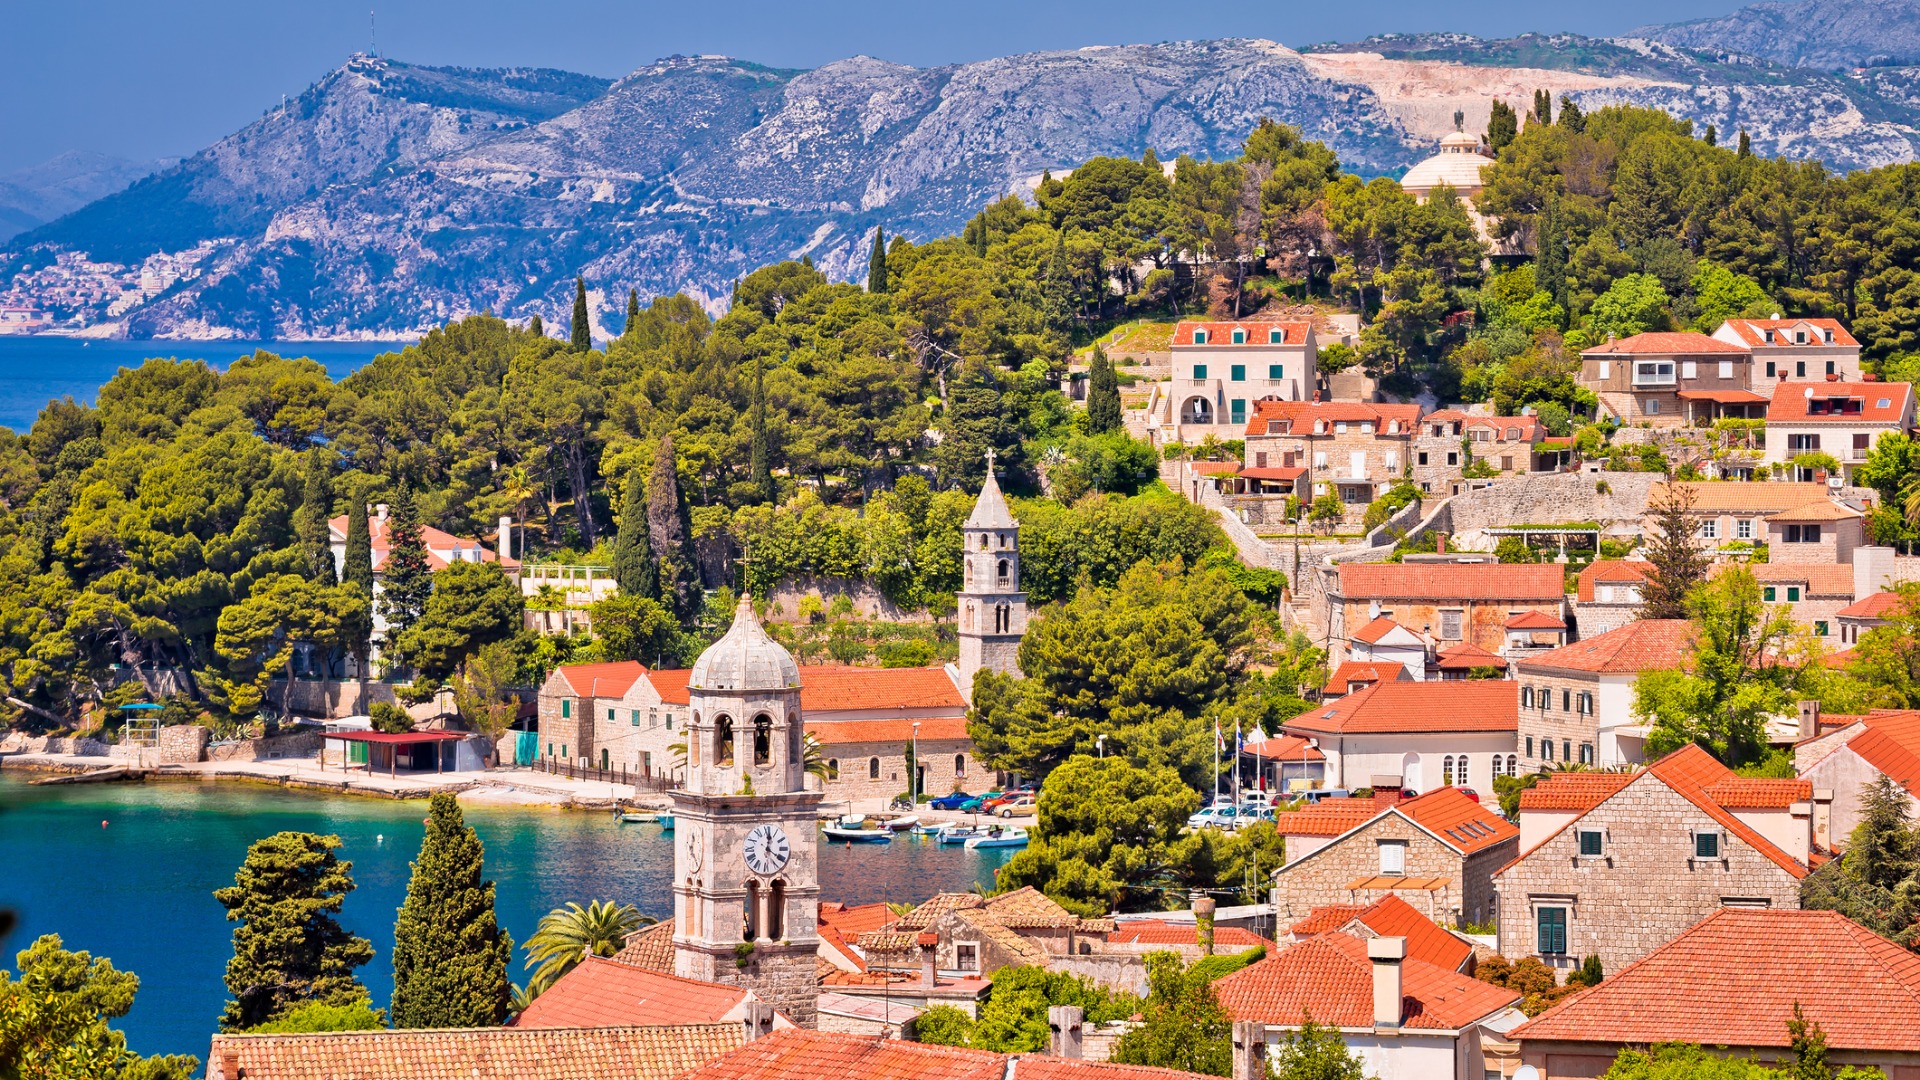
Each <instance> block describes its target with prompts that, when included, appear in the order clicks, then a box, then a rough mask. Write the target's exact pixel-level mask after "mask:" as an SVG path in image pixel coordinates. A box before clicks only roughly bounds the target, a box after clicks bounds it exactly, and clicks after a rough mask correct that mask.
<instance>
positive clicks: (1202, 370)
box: [1193, 364, 1207, 379]
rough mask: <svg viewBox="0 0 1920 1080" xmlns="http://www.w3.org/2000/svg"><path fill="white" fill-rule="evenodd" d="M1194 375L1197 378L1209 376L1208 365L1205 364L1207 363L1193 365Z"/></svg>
mask: <svg viewBox="0 0 1920 1080" xmlns="http://www.w3.org/2000/svg"><path fill="white" fill-rule="evenodd" d="M1193 377H1194V378H1196V379H1204V378H1206V377H1207V365H1205V364H1195V365H1193Z"/></svg>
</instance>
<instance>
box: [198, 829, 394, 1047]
mask: <svg viewBox="0 0 1920 1080" xmlns="http://www.w3.org/2000/svg"><path fill="white" fill-rule="evenodd" d="M339 846H340V838H339V837H337V836H318V835H315V834H313V833H300V832H283V833H275V834H274V835H272V836H269V837H267V838H266V839H264V840H256V841H254V842H253V844H252V846H250V847H248V848H247V857H246V860H245V861H244V862H242V863H241V864H240V869H239V870H238V871H236V872H235V873H234V875H233V884H232V885H229V886H227V887H226V888H223V889H215V890H214V891H213V898H214V899H215V900H217V901H219V903H220V906H221V907H224V908H226V909H227V921H228V922H236V923H239V924H240V926H239V927H238V928H237V929H235V930H234V932H233V958H232V959H231V960H228V961H227V976H226V982H227V991H228V992H229V993H231V994H232V995H233V1000H231V1001H229V1002H227V1006H226V1009H225V1010H224V1011H223V1012H221V1014H220V1030H221V1031H245V1030H247V1029H248V1028H251V1027H257V1026H259V1025H261V1024H264V1023H266V1022H267V1021H268V1020H271V1019H273V1018H274V1017H276V1016H279V1015H280V1014H282V1013H284V1012H286V1011H287V1010H288V1009H290V1008H293V1007H295V1006H298V1005H305V1004H308V1003H310V1002H315V1003H319V1004H323V1005H353V1004H355V1003H357V1002H362V1001H365V1000H367V998H368V994H367V988H366V987H365V986H363V985H361V983H360V980H359V979H358V978H356V977H355V976H354V969H355V968H358V967H360V966H361V965H363V964H365V963H366V962H367V961H369V960H372V959H373V945H372V943H370V942H368V941H367V939H366V938H361V937H354V936H353V935H352V934H350V933H348V932H347V931H346V929H345V928H343V927H342V926H341V925H340V923H339V920H337V919H335V918H334V917H333V916H334V915H336V914H338V913H339V911H340V905H341V904H342V903H343V902H344V901H345V900H346V898H347V894H348V893H350V892H352V891H353V864H352V863H350V862H343V861H341V860H340V859H339V858H337V857H335V856H334V853H333V852H334V849H335V848H338V847H339Z"/></svg>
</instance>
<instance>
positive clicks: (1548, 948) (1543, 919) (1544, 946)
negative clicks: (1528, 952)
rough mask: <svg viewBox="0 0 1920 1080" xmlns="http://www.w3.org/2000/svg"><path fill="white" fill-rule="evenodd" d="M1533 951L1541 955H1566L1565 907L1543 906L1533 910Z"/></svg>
mask: <svg viewBox="0 0 1920 1080" xmlns="http://www.w3.org/2000/svg"><path fill="white" fill-rule="evenodd" d="M1534 920H1535V923H1534V925H1535V926H1536V927H1537V929H1538V932H1537V933H1536V934H1535V941H1534V946H1535V951H1536V952H1538V953H1539V954H1540V955H1541V956H1565V955H1567V909H1566V908H1563V907H1543V908H1539V909H1538V910H1536V911H1535V912H1534Z"/></svg>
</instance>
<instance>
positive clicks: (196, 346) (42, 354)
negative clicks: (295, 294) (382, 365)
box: [0, 336, 404, 431]
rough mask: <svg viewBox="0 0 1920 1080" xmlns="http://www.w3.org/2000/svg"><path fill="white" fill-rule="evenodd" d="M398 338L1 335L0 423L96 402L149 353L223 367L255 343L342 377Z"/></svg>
mask: <svg viewBox="0 0 1920 1080" xmlns="http://www.w3.org/2000/svg"><path fill="white" fill-rule="evenodd" d="M402 347H404V346H403V344H402V343H397V342H377V341H368V342H360V341H342V342H332V341H310V342H300V341H78V340H75V339H73V338H56V337H45V336H35V337H0V425H4V426H6V427H10V428H12V429H13V430H15V431H25V430H27V428H29V427H31V426H33V418H34V417H35V416H38V415H39V414H40V408H41V406H43V405H45V404H46V403H47V402H48V401H51V400H53V399H54V398H59V397H65V396H67V395H72V396H73V398H74V400H76V401H84V402H87V403H89V404H91V403H92V402H93V400H94V395H95V394H97V393H98V392H99V390H100V384H102V383H104V382H106V381H107V380H108V379H111V378H113V375H114V372H116V371H119V370H120V369H121V368H123V367H139V366H140V365H141V363H143V362H144V361H145V360H146V359H147V358H148V357H150V356H165V357H172V358H175V359H180V360H205V361H206V362H207V363H209V364H212V365H213V366H214V367H217V368H222V369H224V368H225V367H227V365H229V364H231V363H233V362H234V361H235V360H238V359H240V358H241V357H243V356H251V355H252V354H253V351H254V350H255V349H266V350H267V351H269V352H273V353H277V354H279V355H281V356H308V357H312V358H313V359H315V360H318V361H320V363H321V364H322V365H324V366H325V367H326V369H327V374H329V375H331V376H333V377H334V378H336V379H338V378H340V377H342V376H345V375H349V374H351V373H352V372H353V371H354V370H355V369H357V368H359V367H361V366H363V365H365V364H366V363H367V361H369V360H372V359H373V358H374V357H376V356H379V355H380V354H381V353H388V352H397V351H399V350H400V349H401V348H402Z"/></svg>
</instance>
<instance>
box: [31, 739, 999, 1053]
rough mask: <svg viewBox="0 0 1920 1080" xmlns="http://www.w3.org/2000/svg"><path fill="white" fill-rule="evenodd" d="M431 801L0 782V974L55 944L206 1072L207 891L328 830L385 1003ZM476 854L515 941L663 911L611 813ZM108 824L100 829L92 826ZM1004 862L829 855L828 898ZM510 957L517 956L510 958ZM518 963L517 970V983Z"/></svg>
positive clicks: (657, 856) (643, 860)
mask: <svg viewBox="0 0 1920 1080" xmlns="http://www.w3.org/2000/svg"><path fill="white" fill-rule="evenodd" d="M425 810H426V804H425V803H424V802H392V801H388V800H384V799H359V798H349V797H336V796H326V795H317V794H307V793H303V792H286V791H281V790H278V789H274V788H266V787H259V788H255V787H249V786H245V785H229V784H199V783H185V782H181V783H155V784H99V785H75V786H65V785H59V786H53V787H38V788H36V787H31V786H29V785H28V784H27V783H26V779H25V778H24V777H23V776H21V775H20V774H18V773H15V774H12V775H8V774H4V773H0V907H6V908H11V909H13V910H14V911H16V912H17V913H18V914H19V916H20V926H19V927H18V928H17V929H16V930H15V931H14V933H13V935H12V936H11V938H10V939H8V940H7V941H6V942H5V943H4V944H5V948H4V949H0V961H3V963H0V966H4V967H6V968H8V969H11V968H12V967H13V954H14V953H15V952H17V951H18V950H19V949H21V948H24V947H25V946H26V945H27V944H28V943H29V942H31V941H32V940H33V939H34V938H35V937H37V936H39V935H41V934H48V933H57V934H59V935H60V936H61V937H62V939H63V940H64V941H65V943H66V945H67V947H68V948H70V949H85V950H87V951H89V952H92V953H93V954H94V955H96V956H105V957H109V958H111V959H112V960H113V963H114V966H116V967H118V968H121V969H123V970H127V971H132V972H134V973H135V974H137V975H139V976H140V994H139V997H138V998H137V999H136V1001H135V1003H134V1007H133V1012H132V1013H131V1014H129V1015H128V1016H127V1017H126V1018H125V1019H124V1020H123V1021H120V1022H119V1024H118V1026H119V1027H121V1028H122V1030H124V1031H126V1033H127V1039H128V1043H129V1045H131V1046H132V1047H133V1049H134V1050H136V1051H138V1052H140V1053H146V1054H151V1053H184V1054H194V1055H196V1056H198V1057H200V1058H202V1059H204V1058H205V1057H206V1054H207V1038H208V1036H209V1035H211V1034H212V1032H213V1030H214V1026H215V1021H216V1020H217V1018H218V1016H219V1012H220V1008H221V1006H222V1004H223V1003H224V1002H225V1000H226V988H225V986H224V985H223V984H222V982H221V978H222V976H223V974H224V972H225V968H226V962H227V958H228V957H229V956H230V955H232V937H231V935H232V932H233V926H232V924H230V923H228V922H227V921H226V912H225V911H224V910H223V909H222V908H221V907H220V905H219V904H217V903H215V902H214V899H213V890H214V889H216V888H219V887H221V886H223V885H230V884H232V883H233V872H234V870H235V868H237V867H238V866H239V865H240V861H241V860H242V859H243V858H244V857H245V856H246V851H247V845H248V844H250V843H252V842H253V841H254V840H256V839H259V838H260V837H263V836H267V835H269V834H271V833H275V832H279V831H282V830H297V831H304V832H320V833H332V834H335V835H338V836H339V837H340V838H341V839H342V841H344V842H343V844H342V846H341V848H340V855H341V857H342V858H345V859H348V860H350V861H351V862H352V863H353V878H354V882H355V883H356V885H357V886H358V888H356V889H355V891H354V892H353V893H352V894H350V895H349V896H348V897H347V900H346V905H345V908H344V909H343V911H342V912H341V916H340V918H341V922H342V923H343V924H344V925H345V926H346V927H347V928H348V929H349V930H352V931H353V932H354V933H356V934H359V935H361V936H362V937H365V938H368V939H369V940H371V941H372V942H373V945H374V949H375V950H376V952H375V956H374V959H373V962H372V963H371V964H368V965H367V966H366V967H365V968H362V969H361V978H362V981H364V982H365V983H366V984H367V985H368V986H369V987H370V988H371V989H372V991H373V1000H374V1004H376V1005H379V1006H382V1007H385V1005H386V1004H387V1000H388V998H389V997H391V996H392V992H393V979H392V967H391V964H392V946H393V919H394V914H395V912H396V910H397V909H398V908H399V906H400V902H401V901H402V900H403V899H405V897H406V889H407V877H408V875H409V873H410V869H409V866H408V863H409V861H410V860H411V859H412V858H413V857H414V855H415V854H417V853H418V852H419V849H420V840H421V837H422V835H423V834H424V832H425V828H424V825H423V822H422V818H423V817H424V816H425ZM466 816H467V821H468V822H469V823H470V824H471V825H473V827H474V828H475V829H476V830H477V831H478V832H479V834H480V838H481V840H482V841H483V842H484V843H485V844H486V850H487V866H486V872H487V876H488V877H489V878H490V879H492V880H493V881H494V882H496V884H497V889H496V901H495V902H496V906H497V910H498V912H499V915H500V919H501V922H502V923H503V924H504V925H505V926H506V927H507V929H508V930H509V931H510V932H512V934H513V939H514V941H515V942H516V943H517V942H521V941H525V940H526V939H527V937H528V935H530V934H531V933H532V932H533V929H534V926H535V924H536V923H537V922H538V921H539V918H540V916H541V915H542V914H544V913H546V912H547V911H550V910H552V909H553V908H555V907H558V906H560V905H561V904H563V903H566V902H567V901H570V900H571V901H579V902H582V903H585V902H586V901H588V900H594V899H616V900H620V901H623V902H627V903H631V904H634V905H636V906H638V907H639V908H640V910H641V911H643V912H646V913H647V914H649V915H655V916H661V917H664V916H665V915H667V914H669V913H670V911H671V908H672V901H671V897H670V895H669V893H668V887H669V881H670V879H671V877H672V870H673V844H672V840H671V836H670V834H663V832H662V831H661V830H660V829H659V828H658V827H657V826H653V825H620V824H618V823H616V822H615V821H614V820H613V818H612V815H610V814H598V813H575V812H564V811H552V810H540V809H505V808H502V809H490V808H485V807H476V808H472V809H468V810H467V811H466ZM102 821H105V822H106V825H105V827H102V824H101V823H102ZM1007 855H1008V853H1007V852H1005V851H986V852H969V851H966V850H964V849H962V848H958V847H945V848H943V847H939V846H936V845H934V844H932V843H929V842H927V841H926V840H923V839H921V838H918V837H901V838H899V839H896V840H895V841H894V842H893V843H891V844H888V845H886V846H884V847H866V846H862V847H856V848H848V847H844V846H842V847H831V846H828V847H823V848H822V850H821V857H820V877H821V880H820V887H821V896H822V898H823V899H827V900H839V901H843V902H846V903H871V902H873V901H877V900H892V901H918V900H923V899H925V898H927V897H928V896H930V895H932V894H933V893H936V892H947V891H952V892H960V891H965V890H966V889H968V888H969V887H970V886H971V885H973V884H974V883H975V882H976V881H978V882H982V883H991V882H992V880H993V873H994V870H995V869H997V868H998V867H999V866H1000V865H1002V864H1003V863H1004V862H1005V861H1006V857H1007ZM517 952H518V950H517V948H516V953H517ZM519 964H520V958H519V957H518V956H516V959H515V961H514V966H513V968H512V970H511V974H512V976H513V977H514V979H515V981H520V980H521V979H522V977H523V975H524V972H523V971H522V969H521V968H520V966H519Z"/></svg>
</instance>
